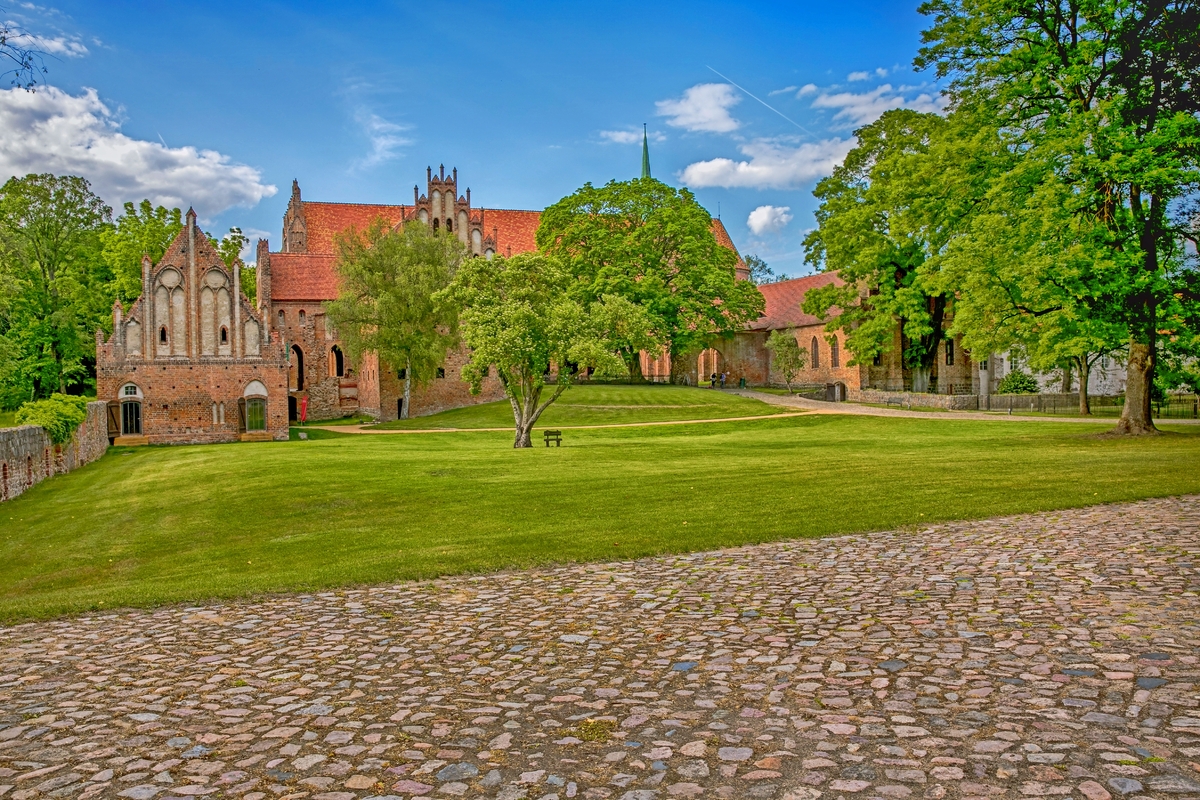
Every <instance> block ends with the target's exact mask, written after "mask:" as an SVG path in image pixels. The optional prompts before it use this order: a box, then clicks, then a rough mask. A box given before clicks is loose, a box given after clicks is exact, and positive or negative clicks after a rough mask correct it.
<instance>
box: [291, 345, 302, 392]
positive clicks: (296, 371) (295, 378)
mask: <svg viewBox="0 0 1200 800" xmlns="http://www.w3.org/2000/svg"><path fill="white" fill-rule="evenodd" d="M288 388H289V389H291V390H292V391H293V392H299V391H302V390H303V389H304V351H303V350H301V349H300V345H298V344H294V345H292V353H291V358H290V359H288Z"/></svg>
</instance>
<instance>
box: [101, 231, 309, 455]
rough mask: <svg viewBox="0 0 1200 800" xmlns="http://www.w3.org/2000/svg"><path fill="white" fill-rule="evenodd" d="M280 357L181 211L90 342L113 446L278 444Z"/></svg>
mask: <svg viewBox="0 0 1200 800" xmlns="http://www.w3.org/2000/svg"><path fill="white" fill-rule="evenodd" d="M287 367H288V364H287V355H286V351H285V349H284V347H283V344H282V342H281V341H280V339H279V336H278V335H277V334H272V332H271V331H270V329H269V326H268V324H267V321H266V320H264V319H263V317H262V315H261V314H260V313H259V310H258V309H256V308H255V307H254V306H252V305H251V304H250V301H249V300H247V298H246V296H245V295H244V294H242V291H241V278H240V275H239V274H238V270H236V269H235V270H231V269H229V268H228V267H226V266H225V263H224V262H223V261H222V260H221V257H220V255H218V253H217V251H216V250H215V249H214V248H213V246H212V244H211V243H210V242H209V240H208V237H207V236H206V235H205V234H204V232H203V231H202V230H200V229H199V228H198V227H197V226H196V213H195V212H194V211H192V210H191V209H188V213H187V215H186V217H185V223H184V226H183V229H182V230H181V231H180V232H179V234H178V235H177V236H176V237H175V239H174V241H173V242H172V243H171V246H170V247H168V248H167V251H166V252H165V253H164V254H163V257H162V258H161V259H160V260H159V262H158V263H157V264H152V263H151V262H150V259H149V258H148V257H146V258H144V259H143V260H142V295H141V297H139V298H138V299H137V300H136V301H134V303H133V305H132V306H131V307H130V308H129V311H128V313H126V312H125V310H124V309H123V308H122V307H121V304H120V302H119V301H118V302H117V304H116V305H114V307H113V334H112V336H111V337H109V339H108V341H104V338H103V335H102V334H97V345H96V390H97V397H98V399H101V400H106V401H108V403H109V435H110V437H111V438H113V439H115V440H116V441H117V442H118V443H149V444H168V443H170V444H185V443H208V442H232V441H238V440H239V439H240V440H267V439H276V440H286V439H287V437H288V427H287V383H286V381H287Z"/></svg>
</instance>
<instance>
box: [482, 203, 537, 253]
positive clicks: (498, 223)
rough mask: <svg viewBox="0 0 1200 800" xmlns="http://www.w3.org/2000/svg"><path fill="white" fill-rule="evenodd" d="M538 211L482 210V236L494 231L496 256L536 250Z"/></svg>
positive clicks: (489, 234)
mask: <svg viewBox="0 0 1200 800" xmlns="http://www.w3.org/2000/svg"><path fill="white" fill-rule="evenodd" d="M541 219H542V212H540V211H514V210H512V209H508V208H485V209H483V235H484V236H485V237H487V236H491V235H492V229H493V228H494V229H495V231H496V254H497V255H501V256H509V255H516V254H517V253H531V252H533V251H534V250H537V229H538V224H539V223H540V222H541Z"/></svg>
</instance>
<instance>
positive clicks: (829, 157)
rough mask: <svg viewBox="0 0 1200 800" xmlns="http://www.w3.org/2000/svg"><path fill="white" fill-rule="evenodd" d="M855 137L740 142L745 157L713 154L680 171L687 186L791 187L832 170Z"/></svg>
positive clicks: (800, 184)
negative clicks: (785, 142)
mask: <svg viewBox="0 0 1200 800" xmlns="http://www.w3.org/2000/svg"><path fill="white" fill-rule="evenodd" d="M854 144H855V140H854V139H853V138H850V139H826V140H825V141H823V142H816V143H811V142H809V143H805V144H802V145H800V146H799V147H789V146H786V145H783V144H780V143H778V142H770V141H757V142H752V143H750V144H745V145H742V146H741V148H740V150H741V151H742V154H743V155H745V156H748V157H749V160H747V161H734V160H733V159H730V158H714V159H712V160H711V161H697V162H696V163H694V164H689V165H688V166H687V168H685V169H684V170H683V172H682V173H681V174H680V176H679V177H680V180H682V181H683V182H684V183H685V184H687V185H688V186H692V187H695V188H705V187H709V186H721V187H724V188H727V189H728V188H734V187H741V188H752V189H794V188H798V187H800V186H803V185H804V184H806V183H809V182H811V181H813V180H816V179H817V178H823V177H825V176H826V175H829V174H830V173H832V172H833V168H834V167H836V166H837V165H838V164H840V163H841V162H842V159H843V158H845V157H846V153H848V152H850V149H851V148H852V147H854Z"/></svg>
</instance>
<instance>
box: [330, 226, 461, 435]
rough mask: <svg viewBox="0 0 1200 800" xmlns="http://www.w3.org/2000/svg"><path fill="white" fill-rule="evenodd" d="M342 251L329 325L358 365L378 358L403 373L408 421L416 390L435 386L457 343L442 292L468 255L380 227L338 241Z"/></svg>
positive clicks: (417, 229)
mask: <svg viewBox="0 0 1200 800" xmlns="http://www.w3.org/2000/svg"><path fill="white" fill-rule="evenodd" d="M337 247H338V259H337V271H338V276H339V278H340V283H341V287H340V290H339V292H338V299H337V300H335V301H333V302H330V303H327V304H326V306H325V308H326V312H327V313H328V315H329V320H330V321H331V322H332V323H333V324H334V326H335V327H336V328H337V331H338V334H339V336H340V337H341V340H342V342H343V343H344V344H345V345H346V350H347V352H348V353H349V355H350V357H351V358H353V359H354V360H355V361H358V360H359V359H361V358H362V355H363V353H366V352H375V353H378V354H379V359H380V362H381V363H386V364H389V365H391V366H393V367H395V368H397V369H403V370H404V404H403V406H402V408H401V416H402V418H407V417H408V409H409V402H410V400H411V397H412V387H413V386H414V385H421V384H424V383H427V382H428V381H430V380H432V379H433V378H434V377H435V376H436V374H437V369H438V368H439V367H441V365H442V363H443V362H444V361H445V359H446V353H447V352H448V351H449V350H450V348H452V347H454V345H455V344H456V343H457V341H458V315H457V313H456V308H455V304H454V302H453V299H452V298H451V297H450V296H449V295H447V294H445V293H444V292H443V291H442V290H444V289H446V288H447V287H448V286H449V285H450V282H451V281H452V280H453V278H454V275H455V273H456V272H457V271H458V269H459V268H460V266H461V265H462V263H463V260H464V259H465V258H466V255H467V252H466V249H465V248H464V247H463V246H462V244H461V243H460V242H459V241H458V239H457V238H455V237H454V236H452V235H448V234H444V233H441V234H439V233H433V232H431V231H430V230H429V229H428V228H427V227H426V226H424V225H420V224H411V225H405V226H403V227H402V228H400V229H398V230H393V229H391V228H388V227H386V226H384V225H383V223H382V222H380V221H376V222H375V223H373V224H372V225H371V227H370V228H368V229H367V231H365V232H364V233H359V232H358V231H356V230H354V229H351V230H350V231H349V232H347V233H345V234H343V235H341V236H339V237H338V238H337Z"/></svg>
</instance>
